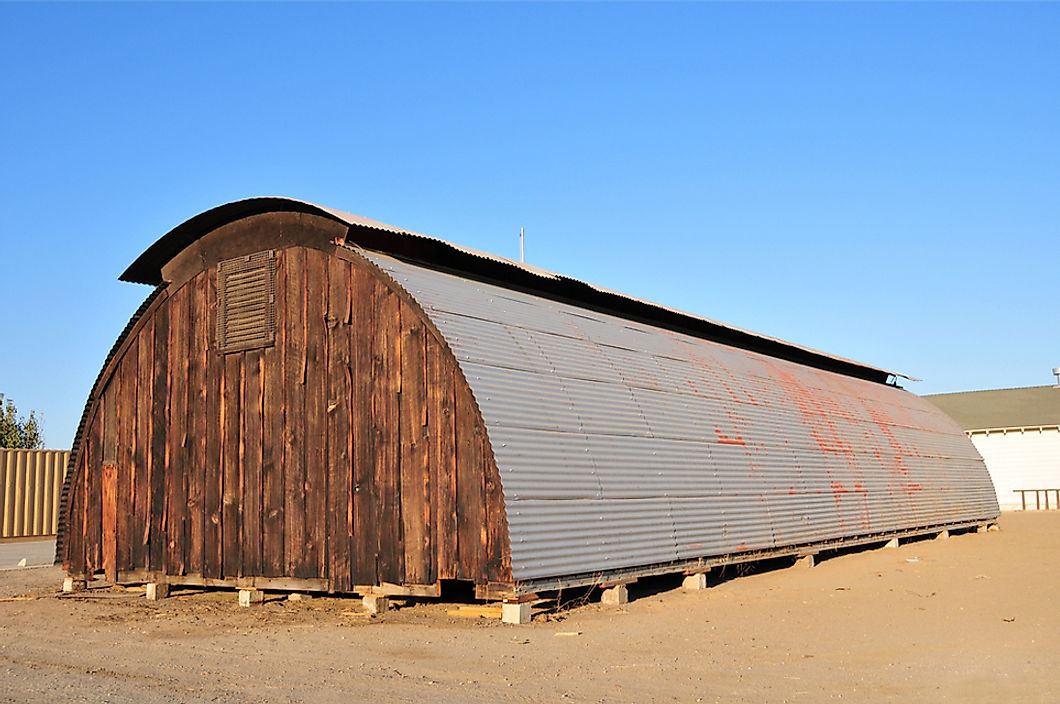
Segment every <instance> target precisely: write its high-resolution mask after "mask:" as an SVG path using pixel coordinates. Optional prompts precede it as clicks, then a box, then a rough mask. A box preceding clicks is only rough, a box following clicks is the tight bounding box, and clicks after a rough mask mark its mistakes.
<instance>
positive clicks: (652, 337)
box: [365, 252, 998, 580]
mask: <svg viewBox="0 0 1060 704" xmlns="http://www.w3.org/2000/svg"><path fill="white" fill-rule="evenodd" d="M365 255H366V256H368V257H369V258H370V259H371V260H372V261H373V262H374V263H375V264H376V265H377V266H379V267H380V268H382V269H383V270H384V271H386V272H388V273H389V274H390V275H391V276H392V277H393V278H394V279H395V280H396V281H397V282H398V283H400V284H401V285H402V286H403V287H404V288H405V289H406V290H407V291H408V292H409V293H410V294H411V295H412V296H413V297H414V298H416V300H417V301H418V302H419V303H420V305H421V306H422V307H423V309H424V310H425V312H426V313H427V315H428V316H429V317H430V318H431V319H432V321H433V322H434V323H435V325H436V326H437V327H438V329H439V330H440V332H441V333H442V334H443V335H444V336H445V338H446V340H447V341H448V343H449V345H450V347H451V349H452V350H453V352H454V353H455V355H456V357H457V361H458V363H459V364H460V366H461V368H462V370H463V372H464V375H465V377H466V378H467V380H468V383H469V384H470V386H471V389H472V391H473V393H474V395H475V398H476V400H477V402H478V404H479V407H480V409H481V411H482V416H483V419H484V422H485V424H486V429H487V432H488V434H489V437H490V441H491V443H492V446H493V451H494V455H495V456H496V460H497V466H498V468H499V470H500V476H501V483H502V486H503V490H504V497H505V503H506V506H507V510H508V525H509V529H510V531H511V548H512V563H511V564H512V571H513V577H514V578H515V579H516V580H538V579H542V578H547V577H550V576H555V575H566V574H571V573H573V572H607V571H611V570H615V569H621V568H626V567H633V566H641V565H654V564H664V563H671V562H680V561H684V560H689V559H693V558H697V557H703V556H712V555H725V554H733V553H740V552H745V551H759V550H772V549H776V548H782V547H786V546H793V545H808V544H813V543H817V542H823V541H829V540H836V539H844V538H850V537H855V536H864V535H873V534H886V533H891V532H897V531H902V530H909V529H912V528H917V527H926V526H935V525H945V524H957V523H961V522H965V521H976V520H985V519H992V518H994V517H996V516H997V513H998V507H997V501H996V499H995V496H994V490H993V485H992V483H991V481H990V478H989V475H988V474H987V471H986V467H985V465H984V464H983V462H982V460H981V459H980V457H979V455H978V453H977V452H976V450H975V448H974V447H973V446H972V444H971V443H970V442H969V441H968V439H967V438H966V437H965V435H964V433H962V432H961V430H960V428H958V427H957V425H956V424H955V423H954V422H953V421H952V420H951V419H950V418H949V417H948V416H946V415H945V414H944V413H942V412H941V411H939V410H938V409H937V408H936V407H935V406H933V405H932V404H930V403H928V402H926V401H924V400H922V399H920V398H919V397H917V396H915V395H913V394H911V393H909V392H907V391H904V390H902V389H899V388H895V387H892V386H887V385H883V384H878V383H873V382H871V381H866V380H863V379H857V378H852V377H849V376H844V375H840V374H836V373H833V372H829V371H824V370H821V369H815V368H812V367H808V366H805V365H802V364H797V363H794V362H790V361H786V360H781V359H776V358H773V357H770V356H768V355H764V354H760V353H757V352H751V351H748V350H743V349H737V348H733V347H729V346H727V345H723V344H719V343H717V342H713V341H710V340H705V339H702V338H697V337H693V336H690V335H685V334H682V333H677V332H673V331H669V330H664V329H660V328H656V327H652V326H649V325H646V324H643V323H638V322H632V321H629V320H626V319H622V318H619V317H616V316H613V315H608V314H605V313H600V312H596V311H590V310H586V309H584V308H581V307H578V306H574V305H571V304H567V303H562V302H557V301H553V300H549V299H547V298H543V297H540V296H536V295H533V294H531V293H527V292H522V291H516V290H512V289H509V288H506V287H501V286H498V285H494V284H490V283H485V282H481V281H474V280H470V279H468V278H466V277H463V276H460V275H459V274H456V273H451V272H450V273H447V272H442V271H438V270H434V269H431V268H429V267H426V266H423V265H421V264H416V263H412V262H407V261H402V260H399V259H396V258H394V257H391V256H388V255H386V254H382V253H373V252H365Z"/></svg>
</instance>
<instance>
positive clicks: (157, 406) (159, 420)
mask: <svg viewBox="0 0 1060 704" xmlns="http://www.w3.org/2000/svg"><path fill="white" fill-rule="evenodd" d="M169 304H170V301H169V300H166V302H165V304H164V305H161V306H159V307H158V310H157V311H156V312H155V315H154V339H153V341H152V344H151V350H152V389H151V398H152V399H153V401H154V402H153V403H152V405H151V453H150V454H151V460H150V461H151V468H150V477H149V479H148V495H149V505H150V511H149V513H148V521H149V526H148V530H149V535H148V550H147V553H148V563H149V568H150V569H152V570H157V571H161V570H162V566H163V563H164V555H165V543H166V521H165V507H166V501H165V496H166V492H165V481H166V476H167V475H168V474H169V472H168V471H167V468H168V465H169V443H168V442H167V437H168V435H169V430H168V423H169V354H168V352H167V349H168V348H169Z"/></svg>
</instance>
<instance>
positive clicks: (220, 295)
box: [217, 250, 276, 353]
mask: <svg viewBox="0 0 1060 704" xmlns="http://www.w3.org/2000/svg"><path fill="white" fill-rule="evenodd" d="M275 339H276V252H275V251H273V250H268V251H265V252H255V253H254V254H248V255H245V256H242V257H236V258H234V259H225V260H224V261H221V262H219V263H218V264H217V347H218V349H220V351H221V352H222V353H228V352H239V351H242V350H249V349H255V348H257V347H269V346H271V345H272V344H273V342H274V341H275Z"/></svg>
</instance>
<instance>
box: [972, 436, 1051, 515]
mask: <svg viewBox="0 0 1060 704" xmlns="http://www.w3.org/2000/svg"><path fill="white" fill-rule="evenodd" d="M972 442H973V443H974V444H975V447H976V449H978V450H979V454H981V455H982V456H983V460H984V461H985V462H986V468H987V469H988V470H989V471H990V477H991V478H992V479H993V480H994V487H995V488H996V489H997V500H998V503H999V504H1001V508H1003V509H1006V510H1016V509H1019V508H1022V503H1021V502H1020V495H1019V494H1017V493H1015V490H1016V489H1060V429H1057V428H1041V429H1038V428H1032V429H1027V430H1007V431H995V432H990V433H973V434H972ZM1050 500H1051V501H1052V499H1050ZM1027 501H1028V504H1027V505H1028V507H1029V508H1033V507H1034V506H1035V503H1034V496H1033V495H1032V494H1028V496H1027ZM1050 506H1055V502H1054V503H1051V504H1050Z"/></svg>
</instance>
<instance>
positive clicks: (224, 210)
mask: <svg viewBox="0 0 1060 704" xmlns="http://www.w3.org/2000/svg"><path fill="white" fill-rule="evenodd" d="M270 212H295V213H306V214H313V215H318V216H322V217H326V218H330V219H332V220H335V221H336V222H340V223H344V224H346V225H348V226H350V228H351V233H350V236H348V238H347V243H350V244H356V245H358V246H363V247H365V248H366V249H371V250H376V251H381V252H385V253H388V254H391V255H394V256H397V257H401V258H407V259H412V260H416V261H418V262H421V263H423V264H426V265H428V266H434V267H438V268H444V269H449V270H452V271H456V272H459V273H460V274H464V275H468V276H471V277H474V278H483V279H487V280H491V281H495V282H497V283H499V284H500V285H502V286H509V287H518V288H523V289H526V290H531V291H533V292H535V293H537V294H539V295H543V296H546V297H551V298H557V299H560V300H565V301H568V302H573V303H575V304H576V305H581V306H583V307H586V308H596V309H599V310H606V311H608V312H611V313H613V314H615V315H618V316H619V317H625V318H628V319H633V320H639V321H641V322H647V323H649V324H652V325H654V326H656V327H661V328H667V329H672V330H678V331H680V332H684V333H686V334H691V335H693V336H696V337H701V338H704V339H709V340H713V341H716V342H720V343H722V344H726V345H729V346H732V347H737V348H741V349H747V350H751V351H755V352H759V353H761V354H765V355H768V356H771V357H777V358H780V359H787V360H789V361H793V362H797V363H800V364H805V365H807V366H811V367H815V368H819V369H825V370H828V371H833V372H836V373H839V374H844V375H847V376H852V377H856V378H860V379H866V380H868V381H875V382H877V383H881V384H885V383H887V382H888V381H889V380H890V378H891V377H895V379H897V378H898V377H902V378H904V379H909V380H912V381H918V379H916V378H914V377H910V376H906V375H905V374H900V373H898V372H893V371H890V370H887V369H881V368H879V367H875V366H872V365H868V364H864V363H862V362H857V361H854V360H851V359H846V358H844V357H839V356H836V355H831V354H828V353H825V352H821V351H820V350H815V349H813V348H810V347H805V346H802V345H799V344H796V343H793V342H788V341H786V340H780V339H778V338H774V337H769V336H767V335H762V334H759V333H755V332H752V331H749V330H744V329H742V328H738V327H736V326H733V325H728V324H726V323H721V322H718V321H715V320H711V319H709V318H705V317H703V316H699V315H696V314H693V313H689V312H686V311H682V310H678V309H675V308H670V307H668V306H664V305H661V304H658V303H653V302H651V301H645V300H643V299H639V298H635V297H632V296H628V295H626V294H623V293H619V292H616V291H611V290H608V289H605V288H602V287H598V286H594V285H592V284H589V283H586V282H584V281H580V280H578V279H573V278H570V277H567V276H563V275H562V274H557V273H555V272H551V271H547V270H545V269H541V268H539V267H535V266H531V265H527V264H524V263H521V262H516V261H513V260H510V259H507V258H505V257H500V256H497V255H494V254H490V253H488V252H481V251H478V250H474V249H471V248H468V247H463V246H461V245H458V244H455V243H452V242H447V241H445V240H441V239H438V238H436V237H432V236H430V235H424V234H422V233H419V232H414V231H412V230H406V229H403V228H400V227H395V226H393V225H388V224H386V223H383V222H379V221H378V220H372V219H370V218H365V217H362V216H359V215H353V214H351V213H347V212H344V211H341V210H336V209H333V208H328V207H325V206H322V205H316V204H314V203H309V202H307V201H302V200H296V199H293V198H284V197H261V198H248V199H245V200H238V201H234V202H231V203H226V204H223V205H220V206H217V207H215V208H211V209H210V210H206V211H204V212H202V213H199V214H198V215H195V216H193V217H192V218H190V219H188V220H186V221H185V222H183V223H181V224H180V225H177V226H176V227H175V228H173V229H172V230H170V231H169V232H168V233H166V234H165V235H163V236H162V237H161V238H159V239H158V240H157V241H156V242H155V243H154V244H152V245H151V246H150V247H148V248H147V249H146V250H145V251H144V252H143V253H142V254H141V255H140V256H139V257H137V258H136V260H135V261H134V262H133V263H132V264H130V265H129V267H128V268H127V269H126V270H125V271H124V272H123V273H122V275H121V276H120V277H119V278H120V280H122V281H128V282H132V283H142V284H152V285H158V284H161V283H163V280H162V269H163V267H164V266H165V265H166V264H168V263H169V261H170V260H172V259H173V258H174V257H176V256H177V255H178V254H179V253H180V252H182V251H183V250H184V249H185V248H187V247H188V246H189V245H191V244H193V243H194V242H196V241H197V240H198V239H199V238H201V237H203V236H204V235H206V234H207V233H208V232H211V231H213V230H215V229H217V228H218V227H221V226H223V225H226V224H228V223H230V222H234V221H236V220H240V219H242V218H246V217H250V216H253V215H260V214H264V213H270ZM382 233H387V234H386V235H382ZM394 235H398V236H397V237H394Z"/></svg>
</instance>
